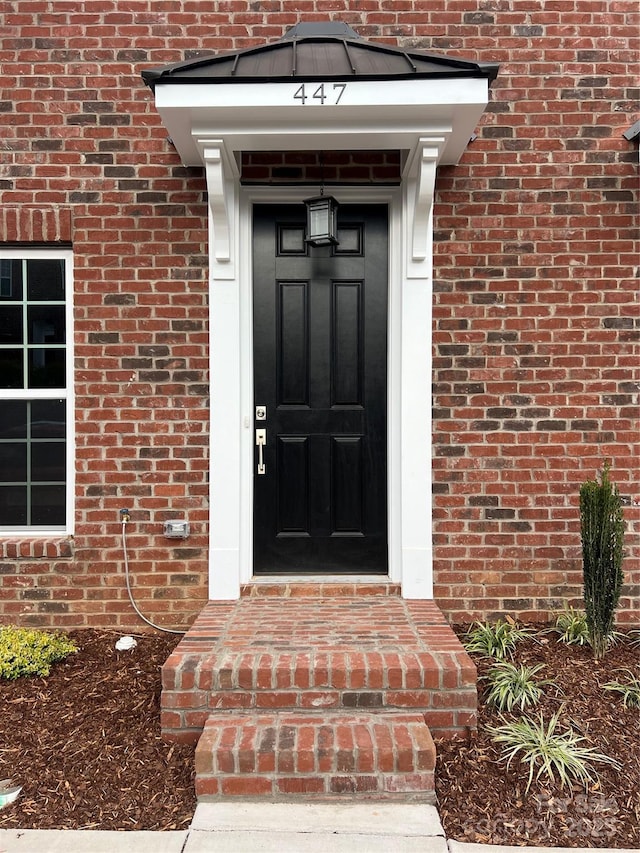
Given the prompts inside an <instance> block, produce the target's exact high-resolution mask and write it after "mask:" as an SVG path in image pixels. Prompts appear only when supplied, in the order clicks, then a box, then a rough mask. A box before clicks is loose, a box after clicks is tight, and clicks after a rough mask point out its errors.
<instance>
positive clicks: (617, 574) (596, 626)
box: [580, 463, 624, 659]
mask: <svg viewBox="0 0 640 853" xmlns="http://www.w3.org/2000/svg"><path fill="white" fill-rule="evenodd" d="M580 533H581V538H582V571H583V578H584V604H585V612H586V615H587V626H588V629H589V641H590V643H591V647H592V648H593V653H594V655H595V657H596V659H599V658H601V657H602V656H603V655H604V653H605V652H606V650H607V646H608V644H609V637H610V636H611V635H612V633H613V623H614V618H615V611H616V608H617V606H618V601H619V599H620V590H621V587H622V547H623V540H624V518H623V512H622V502H621V500H620V494H619V493H618V488H617V486H615V485H614V484H612V483H611V481H610V480H609V464H608V463H605V465H604V467H603V469H602V477H601V479H600V482H598V481H597V480H587V481H586V482H585V483H583V484H582V486H581V487H580Z"/></svg>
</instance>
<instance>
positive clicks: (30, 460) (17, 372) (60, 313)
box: [0, 249, 73, 534]
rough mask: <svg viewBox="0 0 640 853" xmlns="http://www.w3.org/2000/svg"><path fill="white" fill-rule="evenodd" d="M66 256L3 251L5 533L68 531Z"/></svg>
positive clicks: (0, 406)
mask: <svg viewBox="0 0 640 853" xmlns="http://www.w3.org/2000/svg"><path fill="white" fill-rule="evenodd" d="M71 276H72V255H71V252H69V251H46V250H38V251H36V250H33V251H26V250H24V249H22V250H20V249H10V250H9V249H4V250H2V249H0V533H5V534H6V533H10V534H17V533H24V532H29V533H52V532H55V531H59V532H61V533H68V532H71V508H72V497H73V494H72V493H73V459H72V456H73V454H72V443H71V435H72V431H73V416H72V411H73V410H72V399H71V389H72V387H73V386H72V381H71V376H72V374H71V367H72V365H71V352H70V342H71V341H72V340H73V336H72V333H71V320H72V314H71V293H72V287H71V281H72V279H71Z"/></svg>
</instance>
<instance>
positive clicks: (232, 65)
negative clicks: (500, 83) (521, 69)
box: [142, 21, 498, 89]
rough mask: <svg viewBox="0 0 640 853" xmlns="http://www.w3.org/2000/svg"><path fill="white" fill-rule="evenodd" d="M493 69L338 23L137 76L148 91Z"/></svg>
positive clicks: (489, 72)
mask: <svg viewBox="0 0 640 853" xmlns="http://www.w3.org/2000/svg"><path fill="white" fill-rule="evenodd" d="M497 73H498V66H497V65H496V64H494V63H479V62H473V61H470V60H465V59H461V58H460V57H448V56H445V55H438V54H429V53H426V52H424V51H419V50H405V49H404V48H400V47H392V46H390V45H386V44H378V43H375V42H371V41H366V40H365V39H362V38H360V37H359V36H358V34H357V33H355V32H354V31H353V30H352V29H351V28H350V27H349V26H347V25H346V24H342V23H340V22H338V21H327V22H313V23H308V24H304V23H302V24H298V25H297V26H296V27H294V28H293V30H290V31H289V33H287V35H285V36H284V37H283V38H282V39H280V40H279V41H277V42H272V43H270V44H265V45H260V46H258V47H252V48H247V49H245V50H240V51H235V52H232V53H222V54H212V55H209V56H202V57H198V58H196V59H188V60H186V61H185V62H178V63H174V64H173V65H167V66H164V67H163V68H153V69H147V70H145V71H143V72H142V77H143V80H144V82H145V83H146V84H147V85H148V86H150V87H151V88H152V89H153V88H155V86H156V85H157V84H158V83H183V82H184V83H203V84H204V83H209V84H211V83H233V82H234V81H237V82H243V83H247V82H256V83H261V82H262V83H264V82H278V81H286V80H291V79H300V80H313V79H324V80H345V79H353V78H354V77H355V78H358V79H362V80H375V79H380V80H390V79H406V78H416V77H424V78H438V77H444V78H452V77H484V78H486V79H488V80H489V81H491V80H493V79H495V77H496V75H497Z"/></svg>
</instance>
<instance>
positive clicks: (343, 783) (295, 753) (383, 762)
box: [196, 712, 436, 802]
mask: <svg viewBox="0 0 640 853" xmlns="http://www.w3.org/2000/svg"><path fill="white" fill-rule="evenodd" d="M435 759H436V751H435V746H434V744H433V740H432V739H431V735H430V733H429V729H428V728H427V726H426V725H425V722H424V718H423V717H422V715H421V714H404V713H382V712H379V713H367V714H346V713H340V712H333V713H329V714H320V715H317V714H290V713H286V712H281V713H275V714H261V713H258V712H254V713H246V714H236V713H226V714H213V715H212V716H210V717H209V719H208V720H207V722H206V724H205V727H204V732H203V734H202V737H201V738H200V740H199V742H198V746H197V748H196V793H197V795H198V797H199V798H202V799H204V798H217V797H225V796H249V797H250V796H266V797H272V798H278V797H290V796H295V795H299V794H313V795H316V796H317V797H320V798H323V797H340V796H343V795H349V797H350V798H352V797H353V796H354V795H355V796H357V795H362V796H363V797H367V798H371V797H374V798H376V799H397V798H402V799H403V800H407V799H411V798H419V799H420V801H421V802H432V801H433V799H434V777H433V773H434V768H435Z"/></svg>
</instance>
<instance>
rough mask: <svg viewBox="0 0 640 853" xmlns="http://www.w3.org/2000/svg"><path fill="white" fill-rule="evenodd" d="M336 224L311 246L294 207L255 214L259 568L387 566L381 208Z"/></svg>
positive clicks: (359, 210) (346, 215) (382, 569)
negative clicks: (329, 239) (330, 241)
mask: <svg viewBox="0 0 640 853" xmlns="http://www.w3.org/2000/svg"><path fill="white" fill-rule="evenodd" d="M338 221H339V228H338V237H339V240H340V244H339V245H338V246H336V247H324V246H323V247H311V246H307V245H306V244H305V242H304V224H305V209H304V206H303V205H258V206H256V207H255V208H254V227H253V238H254V242H253V271H254V282H253V284H254V384H255V404H256V407H264V408H265V409H266V411H265V417H264V419H260V420H256V422H255V425H254V426H255V427H256V429H264V430H266V437H265V443H264V447H262V448H261V447H258V446H257V445H256V458H255V465H254V571H255V572H258V573H259V572H275V573H280V572H287V571H291V572H296V573H304V572H309V573H314V574H316V573H317V574H322V573H328V572H366V573H371V572H374V573H375V572H377V573H386V571H387V509H386V507H387V477H386V447H387V437H386V407H387V383H386V377H387V270H388V261H387V231H388V225H387V208H386V206H382V205H371V206H358V207H356V206H353V207H348V206H342V207H341V208H340V211H339V220H338ZM259 414H262V413H259ZM260 454H262V463H263V465H264V468H262V469H259V467H258V466H259V463H260ZM259 470H262V471H263V473H258V472H259Z"/></svg>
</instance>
